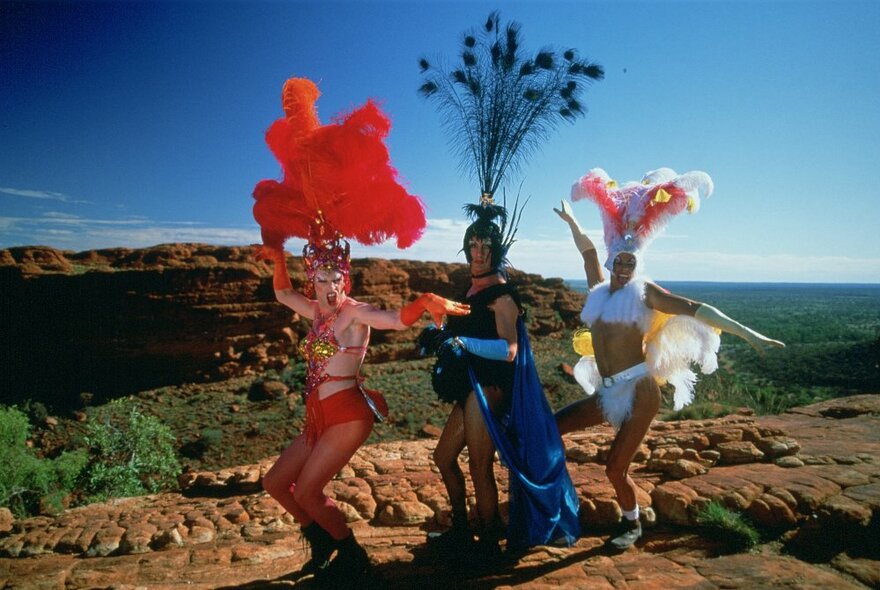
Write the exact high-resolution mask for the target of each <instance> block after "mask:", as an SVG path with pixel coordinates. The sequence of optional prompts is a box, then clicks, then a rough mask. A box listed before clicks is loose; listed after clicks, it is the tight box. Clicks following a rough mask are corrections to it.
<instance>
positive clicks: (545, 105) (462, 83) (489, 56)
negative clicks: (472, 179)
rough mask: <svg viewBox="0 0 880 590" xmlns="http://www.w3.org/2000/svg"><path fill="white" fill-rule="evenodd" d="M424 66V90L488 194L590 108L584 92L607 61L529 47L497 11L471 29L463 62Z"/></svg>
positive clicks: (466, 164) (467, 166)
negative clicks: (451, 66) (583, 98)
mask: <svg viewBox="0 0 880 590" xmlns="http://www.w3.org/2000/svg"><path fill="white" fill-rule="evenodd" d="M419 64H420V66H421V71H422V73H423V74H424V75H425V80H424V83H423V84H422V86H421V87H420V88H419V92H420V93H421V94H422V95H423V96H424V97H426V98H427V99H429V100H434V101H436V102H437V103H438V105H439V108H440V111H441V113H443V114H444V115H445V116H444V125H445V126H446V127H447V129H448V130H449V131H450V141H451V143H452V146H453V149H454V151H455V152H457V153H458V154H459V156H460V158H461V167H462V168H463V169H465V170H467V171H468V172H469V173H471V174H473V175H474V176H476V178H477V179H478V181H479V183H480V193H481V194H482V195H489V197H491V196H492V195H495V193H496V191H497V190H498V188H499V187H500V186H502V181H503V180H504V177H505V174H506V173H507V172H508V171H509V170H517V169H519V168H520V166H521V165H522V163H523V161H524V160H525V158H526V157H527V156H528V154H530V153H531V152H533V151H534V150H535V149H536V148H537V147H538V146H539V145H540V143H541V142H542V141H543V140H545V139H547V138H548V137H549V135H550V133H551V131H553V130H554V129H555V128H556V126H557V125H558V124H559V123H560V122H562V121H569V122H573V121H574V120H576V119H577V118H578V117H580V116H583V115H584V114H585V112H586V108H585V106H584V105H583V103H582V102H581V99H580V96H581V94H582V92H583V91H584V89H585V88H586V87H587V86H588V85H589V84H590V83H591V82H593V81H596V80H601V79H602V78H603V77H604V71H603V69H602V66H600V65H598V64H595V63H593V62H590V61H587V60H580V59H578V57H577V51H576V50H574V49H568V50H566V51H563V52H562V53H561V55H558V54H557V52H556V51H554V50H553V49H550V48H546V47H545V48H543V49H541V50H540V51H538V53H536V54H534V55H532V54H529V53H527V52H526V51H525V50H524V49H523V48H522V47H521V35H520V25H519V24H518V23H516V22H510V23H508V24H507V25H505V26H502V24H501V22H500V17H499V14H498V12H497V11H496V12H493V13H491V14H490V15H489V18H488V20H487V21H486V23H485V24H484V25H483V27H482V31H481V33H480V34H473V33H466V34H465V35H464V39H463V42H462V47H461V63H460V65H459V66H458V67H456V68H455V69H453V70H452V71H451V72H450V71H447V70H446V69H444V68H443V67H437V66H433V65H432V64H431V63H430V62H429V61H428V60H427V59H425V58H422V59H421V60H419Z"/></svg>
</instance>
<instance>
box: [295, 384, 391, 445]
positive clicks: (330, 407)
mask: <svg viewBox="0 0 880 590" xmlns="http://www.w3.org/2000/svg"><path fill="white" fill-rule="evenodd" d="M375 419H376V418H375V416H373V411H372V410H371V409H370V406H368V405H367V402H366V401H365V400H364V394H363V393H361V390H360V388H359V387H358V386H357V385H353V386H352V387H349V388H348V389H342V390H340V391H337V392H336V393H334V394H332V395H330V396H328V397H326V398H324V399H320V398H319V397H318V392H317V391H315V392H313V393H312V394H311V395H310V396H309V398H308V400H307V401H306V426H305V434H306V440H308V442H309V444H314V443H315V442H316V441H317V440H318V439H319V438H320V437H321V434H322V433H323V432H324V430H326V429H327V428H329V427H331V426H334V425H336V424H345V423H346V422H355V421H357V420H365V421H369V422H370V423H372V422H374V421H375Z"/></svg>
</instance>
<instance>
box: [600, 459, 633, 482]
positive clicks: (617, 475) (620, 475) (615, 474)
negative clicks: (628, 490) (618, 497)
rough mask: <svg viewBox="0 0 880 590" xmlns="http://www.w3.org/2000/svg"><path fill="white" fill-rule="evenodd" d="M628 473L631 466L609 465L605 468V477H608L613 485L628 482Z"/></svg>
mask: <svg viewBox="0 0 880 590" xmlns="http://www.w3.org/2000/svg"><path fill="white" fill-rule="evenodd" d="M628 473H629V465H617V464H615V463H609V464H608V465H606V466H605V475H606V476H607V477H608V479H609V481H611V482H613V483H622V482H624V481H626V477H627V475H628Z"/></svg>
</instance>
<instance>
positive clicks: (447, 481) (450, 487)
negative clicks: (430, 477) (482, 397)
mask: <svg viewBox="0 0 880 590" xmlns="http://www.w3.org/2000/svg"><path fill="white" fill-rule="evenodd" d="M464 443H465V441H464V412H463V410H462V408H461V406H460V405H458V404H455V406H454V407H453V408H452V412H450V413H449V418H447V420H446V426H444V427H443V432H442V433H441V434H440V440H438V441H437V446H436V447H435V448H434V463H435V464H436V465H437V468H438V469H439V470H440V477H441V478H442V479H443V485H445V486H446V493H447V494H449V503H450V505H451V506H452V518H453V524H459V525H467V502H466V499H467V489H466V488H465V481H464V474H463V473H462V472H461V467H459V465H458V456H459V455H460V454H461V451H462V450H464ZM456 521H458V522H456Z"/></svg>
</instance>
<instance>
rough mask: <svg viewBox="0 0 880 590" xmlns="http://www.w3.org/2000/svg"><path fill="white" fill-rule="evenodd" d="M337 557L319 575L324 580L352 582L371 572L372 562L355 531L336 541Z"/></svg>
mask: <svg viewBox="0 0 880 590" xmlns="http://www.w3.org/2000/svg"><path fill="white" fill-rule="evenodd" d="M335 543H336V548H337V549H338V551H337V553H336V557H334V558H333V561H331V562H330V565H328V566H327V568H326V569H325V570H323V571H322V573H321V575H320V576H319V577H320V578H321V579H322V581H324V582H328V581H332V582H334V583H335V582H339V583H345V584H351V583H353V582H356V581H357V580H358V579H359V578H360V577H361V576H365V575H367V574H369V573H370V570H371V568H372V564H371V563H370V558H369V556H368V555H367V552H366V551H364V548H363V547H361V546H360V544H359V543H358V542H357V539H355V538H354V531H352V533H351V534H350V535H348V536H347V537H346V538H344V539H342V540H341V541H335Z"/></svg>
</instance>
